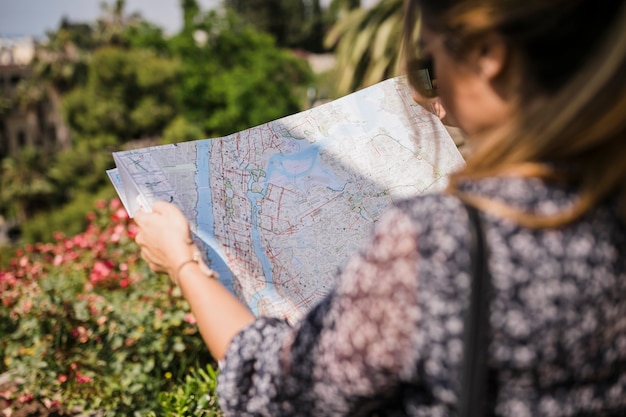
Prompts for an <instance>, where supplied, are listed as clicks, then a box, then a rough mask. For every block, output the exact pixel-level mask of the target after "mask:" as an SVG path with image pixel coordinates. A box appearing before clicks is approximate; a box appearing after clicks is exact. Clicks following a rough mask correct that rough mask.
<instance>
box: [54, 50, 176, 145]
mask: <svg viewBox="0 0 626 417" xmlns="http://www.w3.org/2000/svg"><path fill="white" fill-rule="evenodd" d="M179 75H180V63H179V62H178V61H177V60H174V59H170V58H166V57H161V56H159V55H157V54H156V53H155V52H153V51H151V50H149V49H126V48H121V47H111V46H108V47H103V48H100V49H99V50H97V51H96V52H95V53H94V54H93V55H92V58H91V62H90V65H89V70H88V79H87V83H86V84H85V85H84V86H81V87H78V88H75V89H74V90H73V91H72V92H70V93H69V94H67V95H66V96H65V98H64V100H63V111H64V115H65V119H66V120H67V122H68V124H69V126H70V128H71V130H72V133H73V134H74V135H75V136H76V140H82V139H83V138H88V137H90V136H94V135H99V134H110V135H113V136H115V137H117V138H119V141H120V143H122V142H125V141H129V140H133V139H139V138H142V137H148V136H159V135H160V133H161V132H162V130H163V129H164V128H165V127H166V126H167V124H168V123H169V122H170V121H171V120H172V119H173V118H174V116H175V114H176V113H177V111H178V108H177V102H176V98H175V94H174V88H172V86H173V85H175V84H176V83H177V82H178V80H179Z"/></svg>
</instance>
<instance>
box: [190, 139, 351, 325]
mask: <svg viewBox="0 0 626 417" xmlns="http://www.w3.org/2000/svg"><path fill="white" fill-rule="evenodd" d="M287 140H292V139H290V138H287ZM298 142H299V145H300V146H302V148H301V149H300V150H298V151H297V152H294V153H288V154H282V153H277V154H275V155H273V156H272V157H271V158H270V159H269V161H268V163H267V166H266V167H264V168H263V169H264V171H265V178H264V181H263V183H262V184H260V183H259V184H257V188H256V189H255V191H256V192H255V191H253V189H254V187H253V185H254V181H255V177H254V176H253V175H250V180H249V183H248V190H247V192H246V196H247V198H248V200H249V201H250V205H251V212H250V224H251V236H250V237H251V240H252V246H253V249H254V252H255V254H256V256H257V258H258V259H259V262H260V263H261V267H262V269H263V276H264V280H265V283H264V284H265V288H263V289H262V290H260V291H258V292H257V293H255V294H253V295H252V298H251V299H250V300H248V307H249V308H250V310H251V311H252V312H253V313H254V314H255V315H258V314H259V303H260V302H261V301H263V302H268V303H270V304H272V305H277V304H280V303H281V302H282V301H283V300H282V298H281V297H280V296H279V295H278V293H277V291H276V288H275V286H274V279H273V271H272V264H271V262H270V260H269V258H268V257H267V250H266V248H265V247H264V245H263V236H262V232H261V227H260V222H259V216H260V203H261V202H262V200H263V199H264V198H265V197H266V193H267V190H268V187H269V185H270V184H272V183H274V184H275V183H276V182H282V183H285V182H290V183H291V184H293V185H296V186H298V185H300V186H302V185H303V184H306V185H307V186H311V185H316V184H323V185H324V186H326V187H328V188H330V189H333V190H335V191H340V190H342V189H343V188H344V186H345V183H343V182H341V181H339V180H338V179H337V178H336V177H335V175H334V173H333V172H332V171H331V170H330V169H329V168H324V167H323V166H322V164H320V163H319V154H320V150H321V148H322V145H321V144H320V143H318V144H315V145H312V144H310V143H308V142H306V141H298ZM210 159H211V150H210V142H209V141H206V142H205V141H201V142H198V148H197V167H198V170H197V173H196V184H197V186H198V190H199V192H198V206H197V223H198V232H197V233H198V236H199V237H200V238H201V239H202V240H204V241H206V242H207V243H208V244H209V246H210V250H209V253H208V258H209V260H210V262H211V267H212V268H213V269H214V270H215V271H216V272H218V273H219V274H220V281H221V282H222V283H223V284H224V285H225V286H226V287H227V288H229V289H230V290H231V292H232V291H233V275H232V272H231V271H230V269H229V268H228V266H227V263H226V257H225V255H224V254H223V252H222V251H221V250H220V249H219V248H220V246H219V244H217V242H216V241H215V238H214V221H215V219H214V217H213V209H212V204H213V199H212V193H211V178H210V172H209V168H208V167H209V162H210ZM240 162H241V161H240ZM242 165H243V164H242ZM307 177H308V178H307ZM311 177H313V178H314V179H311ZM256 179H258V178H256ZM304 179H306V180H307V181H303V180H304ZM259 186H260V188H259ZM301 191H302V190H301Z"/></svg>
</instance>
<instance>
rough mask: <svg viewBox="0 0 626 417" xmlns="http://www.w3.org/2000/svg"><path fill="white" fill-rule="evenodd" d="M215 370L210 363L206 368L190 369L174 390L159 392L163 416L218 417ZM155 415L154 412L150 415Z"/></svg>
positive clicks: (219, 414)
mask: <svg viewBox="0 0 626 417" xmlns="http://www.w3.org/2000/svg"><path fill="white" fill-rule="evenodd" d="M216 381H217V371H216V370H215V368H213V366H211V365H210V364H209V365H207V367H206V370H204V369H202V368H197V369H192V370H191V371H190V372H189V374H187V375H185V378H184V380H183V381H182V383H180V384H179V385H178V386H177V387H176V388H175V389H174V390H172V391H170V392H161V393H159V396H158V400H159V405H160V407H161V412H162V414H161V415H162V416H164V417H219V416H221V415H222V413H221V412H220V410H219V408H218V405H217V394H216V390H215V388H216ZM152 416H153V417H156V414H153V415H152Z"/></svg>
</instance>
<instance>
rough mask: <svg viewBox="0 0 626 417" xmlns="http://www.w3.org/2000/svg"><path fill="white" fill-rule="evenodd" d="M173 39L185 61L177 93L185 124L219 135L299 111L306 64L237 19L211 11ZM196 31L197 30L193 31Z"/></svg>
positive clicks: (175, 52) (307, 74)
mask: <svg viewBox="0 0 626 417" xmlns="http://www.w3.org/2000/svg"><path fill="white" fill-rule="evenodd" d="M193 21H194V22H195V23H194V26H193V28H186V29H187V30H186V31H183V32H182V33H181V34H179V35H177V36H175V37H174V38H172V40H171V48H172V54H173V55H174V56H177V57H178V58H179V59H180V61H181V62H182V68H183V69H182V76H181V78H180V80H181V81H180V84H179V85H178V86H177V94H178V95H179V97H180V100H181V102H182V103H183V112H184V115H185V117H186V119H187V120H189V121H190V122H192V123H193V124H197V125H200V126H201V127H202V129H203V130H204V131H205V132H207V133H208V135H207V136H221V135H225V134H228V133H232V132H235V131H239V130H242V129H246V128H248V127H252V126H255V125H258V124H261V123H264V122H267V121H270V120H273V119H277V118H279V117H282V116H285V115H287V114H291V113H294V112H297V111H299V110H300V109H301V108H302V104H303V98H304V94H303V90H304V88H305V87H306V86H307V85H308V84H309V83H310V82H311V80H312V74H311V71H310V68H309V67H308V64H307V63H306V62H305V61H304V60H302V59H300V58H298V57H296V56H295V55H293V53H292V52H290V51H286V50H283V49H280V48H277V47H276V46H275V44H274V42H273V40H272V38H271V37H270V36H269V35H267V34H264V33H261V32H258V31H257V30H255V29H253V28H252V27H251V26H250V25H245V24H243V23H242V22H241V21H240V20H239V19H238V18H237V17H236V16H235V15H234V14H232V13H227V14H226V15H219V14H218V13H217V12H215V11H211V12H209V13H207V14H206V15H198V16H196V18H195V19H193ZM192 29H193V30H192Z"/></svg>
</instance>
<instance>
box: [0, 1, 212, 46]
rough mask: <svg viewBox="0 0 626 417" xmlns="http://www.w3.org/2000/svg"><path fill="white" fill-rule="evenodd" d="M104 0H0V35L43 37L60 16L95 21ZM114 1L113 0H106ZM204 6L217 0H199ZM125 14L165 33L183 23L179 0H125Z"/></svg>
mask: <svg viewBox="0 0 626 417" xmlns="http://www.w3.org/2000/svg"><path fill="white" fill-rule="evenodd" d="M102 1H103V0H0V37H22V36H33V37H36V38H40V37H43V36H44V35H45V33H46V31H50V30H56V29H58V28H59V23H60V22H61V19H62V18H63V16H65V17H67V18H68V19H69V20H70V21H71V22H94V21H95V20H96V18H97V17H98V16H100V15H101V14H102V13H101V8H100V4H101V3H102ZM106 2H107V3H109V4H114V3H115V1H114V0H107V1H106ZM198 3H199V4H200V6H201V7H202V8H203V9H205V10H207V9H210V8H213V7H215V6H216V5H218V4H219V3H220V1H219V0H199V1H198ZM125 10H126V14H131V13H134V12H139V13H140V14H141V16H142V17H143V18H144V19H146V20H148V21H150V22H152V23H154V24H156V25H158V26H160V27H161V28H163V29H164V30H165V32H166V33H168V34H174V33H176V32H178V31H179V30H180V28H181V27H182V21H183V18H182V11H181V8H180V0H126V7H125Z"/></svg>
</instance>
